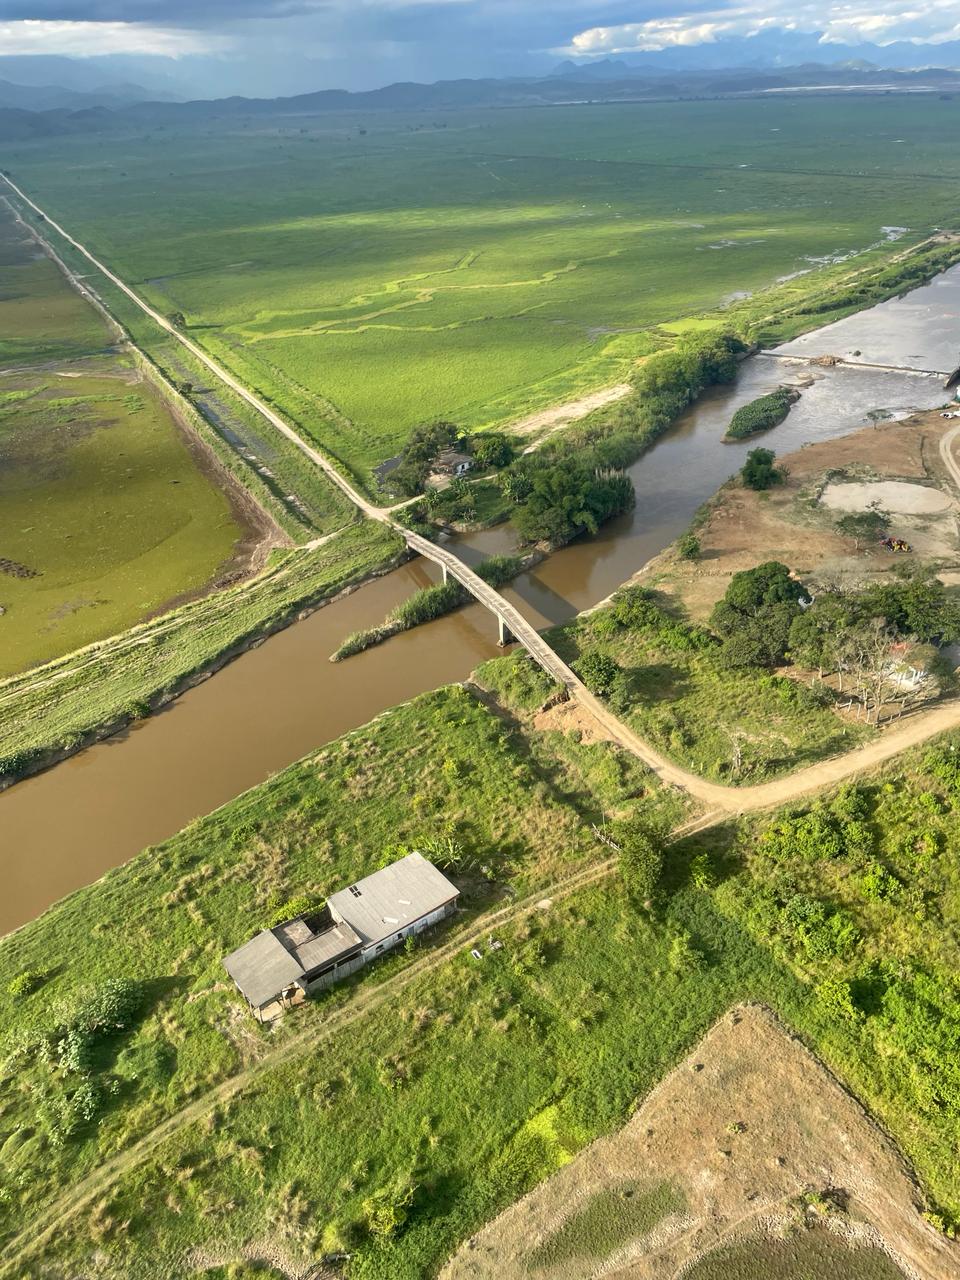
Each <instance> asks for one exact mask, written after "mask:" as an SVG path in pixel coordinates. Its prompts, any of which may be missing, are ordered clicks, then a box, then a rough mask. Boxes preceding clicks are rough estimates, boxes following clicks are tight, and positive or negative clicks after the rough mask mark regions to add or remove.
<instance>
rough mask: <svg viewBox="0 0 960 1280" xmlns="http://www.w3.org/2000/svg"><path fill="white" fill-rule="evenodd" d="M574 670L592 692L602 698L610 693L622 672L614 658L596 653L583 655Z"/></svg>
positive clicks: (575, 664)
mask: <svg viewBox="0 0 960 1280" xmlns="http://www.w3.org/2000/svg"><path fill="white" fill-rule="evenodd" d="M573 669H574V671H576V673H577V675H578V676H579V677H580V679H581V680H582V681H583V683H584V684H585V685H586V686H587V688H588V689H589V690H590V692H591V693H595V694H597V695H598V696H600V697H602V696H603V695H604V694H605V693H609V692H610V689H611V688H612V687H613V683H614V681H615V680H616V678H617V675H618V674H619V671H620V668H619V666H618V665H617V663H616V662H614V660H613V658H611V657H609V656H608V655H607V654H605V653H597V652H595V651H590V652H588V653H583V654H581V655H580V657H579V658H578V659H577V661H576V662H575V663H574V664H573Z"/></svg>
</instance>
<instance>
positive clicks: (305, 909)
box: [262, 893, 318, 929]
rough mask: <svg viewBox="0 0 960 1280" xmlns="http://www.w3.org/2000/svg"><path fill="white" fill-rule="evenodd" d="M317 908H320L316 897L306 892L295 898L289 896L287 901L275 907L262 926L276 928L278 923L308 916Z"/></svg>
mask: <svg viewBox="0 0 960 1280" xmlns="http://www.w3.org/2000/svg"><path fill="white" fill-rule="evenodd" d="M316 910H318V906H317V900H316V898H312V897H311V896H310V895H309V894H306V893H298V894H297V896H296V897H295V898H288V899H287V901H286V902H281V903H280V904H279V906H276V907H274V908H273V910H272V911H271V912H270V914H269V916H268V917H267V918H266V920H264V922H263V926H262V927H263V928H264V929H274V928H276V926H277V925H278V924H286V922H287V921H288V920H295V919H296V917H297V916H306V915H309V914H310V912H311V911H316Z"/></svg>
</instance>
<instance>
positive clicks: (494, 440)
mask: <svg viewBox="0 0 960 1280" xmlns="http://www.w3.org/2000/svg"><path fill="white" fill-rule="evenodd" d="M472 444H473V456H474V457H475V458H476V460H477V461H478V462H479V463H481V464H482V465H483V466H485V467H505V466H507V465H508V464H509V463H511V462H512V461H513V459H514V455H515V453H516V450H515V449H514V446H513V442H512V441H511V440H510V439H509V437H508V436H507V435H506V434H505V433H504V432H503V431H485V432H484V433H483V434H482V435H478V436H474V438H473V441H472Z"/></svg>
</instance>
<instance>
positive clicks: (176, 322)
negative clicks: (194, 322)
mask: <svg viewBox="0 0 960 1280" xmlns="http://www.w3.org/2000/svg"><path fill="white" fill-rule="evenodd" d="M168 319H169V321H170V323H171V324H172V325H173V327H174V328H175V329H185V328H186V327H187V317H186V316H185V315H184V314H183V312H182V311H171V312H170V315H169V317H168Z"/></svg>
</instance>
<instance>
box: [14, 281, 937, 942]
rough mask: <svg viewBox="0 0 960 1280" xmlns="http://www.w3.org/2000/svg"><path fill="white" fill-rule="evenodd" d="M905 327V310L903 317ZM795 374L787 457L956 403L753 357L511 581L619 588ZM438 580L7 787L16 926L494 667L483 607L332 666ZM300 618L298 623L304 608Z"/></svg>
mask: <svg viewBox="0 0 960 1280" xmlns="http://www.w3.org/2000/svg"><path fill="white" fill-rule="evenodd" d="M944 281H947V283H948V286H949V292H950V294H951V300H950V305H951V306H952V307H953V308H954V310H953V312H952V313H951V314H954V315H955V316H956V317H960V272H958V271H957V270H954V271H952V272H949V273H947V276H946V277H943V278H941V282H940V283H939V284H938V285H935V286H930V289H933V290H936V293H937V300H936V306H935V308H934V306H933V304H932V303H931V302H928V301H927V294H926V293H925V291H923V290H919V291H917V292H916V293H914V294H912V295H911V296H910V300H909V301H908V302H907V303H905V304H903V305H906V306H908V307H910V308H911V309H912V310H914V311H916V309H917V308H918V307H919V308H920V309H921V310H922V311H924V310H925V311H926V312H927V313H928V314H929V316H930V321H931V324H933V323H935V324H937V325H942V324H943V316H944V305H943V303H944V294H943V282H944ZM954 282H956V283H954ZM954 291H956V296H954ZM885 305H886V306H888V307H890V308H896V307H897V306H898V304H897V303H896V302H892V303H888V304H885ZM891 323H892V324H893V325H894V326H895V325H896V323H897V321H896V316H895V314H894V316H892V317H891ZM864 349H865V350H866V348H864ZM914 349H916V348H914ZM791 375H795V376H796V377H798V378H802V379H803V380H804V382H808V381H809V382H810V385H809V386H806V387H805V389H804V395H803V399H802V400H801V401H800V402H799V403H798V404H797V405H795V406H794V408H793V411H792V412H791V414H790V416H789V417H788V419H787V420H786V421H785V422H784V423H783V424H781V425H780V426H779V427H778V428H777V429H776V445H777V449H778V451H782V452H789V451H791V450H793V449H797V448H800V447H801V446H802V445H803V444H805V443H807V442H809V441H815V440H823V439H828V438H831V437H833V436H838V435H843V434H846V433H847V432H849V431H850V430H852V429H854V428H856V427H860V426H862V425H864V423H865V422H866V421H867V418H868V415H869V413H871V412H872V411H876V410H881V409H882V410H883V411H885V412H888V413H890V414H891V415H893V416H894V417H902V416H905V415H906V414H907V413H908V412H910V411H911V410H913V409H916V408H923V407H930V406H933V405H937V404H940V403H941V402H942V401H943V399H944V398H945V395H946V393H945V392H944V390H943V388H942V385H941V381H938V380H937V379H936V378H931V377H926V376H921V375H916V374H914V373H912V372H910V371H909V370H904V372H902V373H881V372H878V371H876V370H871V369H867V368H851V367H849V366H842V367H839V368H836V369H826V368H813V367H811V366H809V365H808V364H807V363H806V362H805V361H801V360H797V361H781V360H770V359H766V358H757V357H754V358H752V359H749V360H748V361H746V362H745V363H744V364H743V365H742V366H741V367H740V371H739V376H738V379H737V382H736V383H735V384H734V385H732V386H727V387H721V388H716V389H711V390H710V391H709V392H707V393H706V394H705V395H704V396H703V397H702V398H701V400H700V401H699V402H698V403H697V404H696V405H694V406H693V407H692V408H690V409H688V410H687V411H685V412H684V413H683V414H682V415H681V417H680V419H679V420H678V421H677V423H676V424H675V425H674V427H673V428H672V429H671V430H670V431H669V432H667V433H666V435H664V436H662V437H661V438H660V439H659V440H657V441H656V443H655V444H654V445H653V446H652V447H651V448H650V449H649V450H648V451H647V452H646V453H645V454H644V455H643V457H642V458H641V459H640V460H639V461H638V462H637V463H635V464H634V465H633V466H632V467H631V468H630V475H631V478H632V480H633V483H634V487H635V489H636V494H637V502H636V506H635V508H634V509H633V511H632V512H630V513H628V514H627V515H625V516H621V517H618V518H616V519H615V520H613V521H611V522H610V523H609V524H608V525H606V526H604V527H603V528H602V529H601V530H600V533H599V534H598V536H597V537H596V538H593V539H590V540H580V541H578V542H574V543H572V544H570V545H568V546H567V547H565V548H564V549H563V550H562V551H559V552H557V553H556V554H555V555H553V556H550V557H549V558H547V559H546V560H544V561H543V562H542V563H541V564H539V565H538V566H536V568H535V569H533V570H531V571H530V572H528V573H525V574H522V575H521V576H520V578H519V579H517V581H516V582H515V583H514V585H513V586H512V587H509V588H505V589H504V594H505V596H506V597H507V598H508V599H509V600H510V601H511V602H512V603H513V604H515V605H516V606H517V607H519V608H520V609H521V611H522V612H523V613H524V615H525V617H527V619H528V620H529V621H530V622H531V623H533V624H534V625H535V626H537V627H540V628H543V627H547V626H550V625H552V624H554V623H559V622H564V621H567V620H568V619H570V618H571V617H573V616H574V615H575V614H576V613H578V612H580V611H582V610H584V609H587V608H590V607H591V606H592V605H595V604H596V603H597V602H598V601H600V600H603V599H604V598H605V597H607V596H609V595H610V594H611V592H612V591H614V590H615V589H616V588H617V587H618V586H619V585H620V584H621V583H622V582H625V581H627V580H628V579H629V578H631V577H632V576H633V575H634V574H635V573H636V571H637V570H638V569H639V568H640V567H641V566H642V565H644V564H646V563H647V562H648V561H649V560H650V559H651V558H652V557H653V556H654V555H656V554H657V553H658V552H660V551H661V550H662V549H663V548H664V547H665V546H667V545H669V544H670V543H671V542H672V541H673V540H674V539H675V538H676V537H677V536H678V535H679V534H680V533H682V532H683V531H684V530H685V529H686V528H687V527H688V525H689V523H690V520H691V519H692V517H693V515H694V513H695V512H696V511H697V510H698V508H699V507H700V506H701V504H702V503H703V502H704V501H706V500H707V499H708V498H709V497H710V496H711V495H712V494H713V493H714V492H715V491H716V490H717V489H718V488H719V486H720V485H721V484H722V483H723V482H724V481H725V480H726V479H727V478H728V477H729V475H730V474H731V472H732V471H734V470H735V469H736V468H737V467H738V466H739V465H740V463H739V461H738V459H739V457H740V455H741V454H742V453H744V452H745V451H746V449H747V448H748V447H749V444H748V442H744V443H741V444H737V443H733V444H722V443H721V440H720V437H721V436H722V434H723V432H724V431H725V430H726V427H727V424H728V423H729V421H730V418H731V416H732V414H733V413H734V412H735V410H736V409H737V408H738V407H740V405H742V404H745V403H747V402H748V401H750V400H753V399H756V398H757V397H758V396H759V395H761V394H765V393H766V392H768V391H772V390H774V389H775V388H776V387H777V386H780V385H781V384H783V382H784V381H785V380H788V379H789V377H790V376H791ZM810 380H812V381H810ZM453 545H455V547H456V550H457V553H458V554H459V555H461V556H462V558H463V559H464V560H465V561H466V562H467V563H469V564H471V565H474V564H476V563H478V562H479V561H480V560H482V559H483V558H486V557H487V556H489V555H492V554H507V555H511V554H514V553H515V550H516V548H515V546H514V539H513V538H512V536H511V534H510V531H509V529H507V528H505V527H504V526H498V527H496V528H494V529H491V530H487V531H484V532H480V533H477V534H472V535H468V536H466V537H465V538H462V539H460V540H458V541H457V542H456V543H455V544H453ZM438 577H439V570H438V569H435V567H433V566H430V565H426V564H425V563H424V562H423V561H421V560H415V561H413V562H410V563H407V564H404V565H402V566H401V567H399V568H397V569H394V570H393V571H391V572H389V573H387V574H386V575H385V576H384V577H381V578H378V579H376V580H375V581H374V582H372V583H368V584H367V585H365V586H364V587H363V589H362V590H355V591H353V592H351V594H350V595H349V597H347V598H344V599H340V600H338V601H337V602H336V603H335V604H333V605H332V606H331V607H327V608H324V609H321V610H320V611H319V612H316V613H314V614H313V615H312V616H311V617H308V618H307V619H306V620H305V621H303V622H301V623H299V624H298V626H296V627H287V628H286V629H285V630H281V631H279V632H278V633H277V634H275V635H273V636H272V638H271V639H269V640H268V641H266V642H265V643H263V644H259V645H255V646H254V647H250V648H249V649H248V650H247V651H246V652H245V653H243V654H242V655H241V656H240V657H238V658H237V659H236V660H235V661H232V662H228V664H227V665H226V666H224V667H223V669H222V670H220V671H219V673H218V674H217V676H216V678H215V679H209V680H206V679H201V680H200V681H199V682H198V683H196V684H195V685H194V686H193V687H191V688H190V689H188V690H187V691H186V692H185V693H183V694H182V696H181V697H179V698H177V699H176V700H175V701H174V702H172V703H168V704H167V705H166V706H165V707H164V709H163V711H162V714H158V715H155V716H152V717H150V718H148V719H147V720H142V721H136V722H135V723H132V724H130V725H129V726H128V727H127V728H126V729H125V730H124V731H123V732H122V733H121V735H120V736H119V737H114V738H110V739H107V740H106V741H104V742H102V743H100V744H98V745H95V746H93V747H91V748H88V749H87V750H84V751H82V752H81V753H79V754H78V755H76V756H75V758H74V759H69V760H66V761H65V762H64V763H63V764H61V765H59V766H58V767H57V768H55V769H51V770H47V771H46V772H44V773H42V774H40V775H39V776H36V777H32V778H29V779H27V780H25V781H24V782H22V783H20V784H19V785H18V786H16V787H13V788H11V789H10V790H8V791H7V792H6V793H5V794H4V795H3V796H2V797H0V821H2V822H3V824H4V830H5V833H6V834H7V836H8V840H9V847H10V848H11V849H13V850H15V851H16V855H15V857H14V858H12V859H11V860H10V863H9V864H8V867H7V874H8V889H9V893H8V901H9V908H10V915H9V918H10V920H11V922H12V923H10V924H8V926H7V927H13V924H15V923H17V922H19V921H22V920H25V919H28V918H29V917H30V915H31V914H36V912H37V911H39V910H42V909H43V907H44V906H45V905H47V904H48V903H49V902H51V901H53V900H55V899H57V898H59V897H61V896H62V895H63V894H64V893H67V892H69V891H70V890H71V889H74V888H77V887H79V886H80V885H82V884H84V883H87V882H89V880H91V879H94V878H96V876H98V875H100V874H102V872H103V871H104V870H106V869H107V868H109V867H111V866H115V865H117V864H118V863H120V862H123V861H124V860H125V859H127V858H129V857H130V856H132V854H134V853H136V852H137V851H138V850H139V849H141V848H143V847H144V846H145V845H148V844H152V843H154V842H156V841H157V840H160V839H163V838H165V837H166V836H168V835H170V834H172V833H173V832H174V831H176V830H178V829H179V828H180V827H182V826H184V825H185V824H186V823H187V822H189V821H190V820H191V819H193V818H195V817H196V816H198V815H199V814H201V813H205V812H209V811H210V810H212V809H213V808H215V807H217V805H220V804H222V803H224V802H225V801H226V800H229V799H230V798H231V797H232V796H235V795H237V794H238V793H239V792H240V791H242V790H244V789H246V788H247V787H250V786H252V785H254V784H256V783H257V782H258V781H261V780H262V779H263V778H264V777H266V776H267V775H268V774H270V773H272V772H274V771H276V770H277V769H279V768H282V767H284V766H285V765H287V764H289V763H290V762H291V761H293V760H295V759H298V758H299V757H300V756H302V755H304V754H305V753H306V752H308V751H310V750H311V749H314V748H315V747H316V746H317V744H318V743H322V742H325V741H329V740H330V739H331V738H334V737H336V736H338V735H339V734H341V733H343V732H345V731H346V730H348V729H350V728H352V727H355V726H356V725H358V724H361V723H364V722H365V721H367V720H369V719H371V718H372V717H374V716H375V715H377V714H378V713H379V712H381V711H383V710H384V709H386V708H387V707H390V706H393V705H395V704H396V703H397V702H399V701H402V700H403V699H404V698H408V697H412V696H414V695H415V694H417V693H419V692H423V691H425V690H427V689H431V688H436V687H437V686H438V685H440V684H443V683H450V682H457V681H462V680H464V679H465V678H466V677H467V676H468V674H469V672H470V671H471V670H473V668H474V667H476V666H477V665H478V663H479V662H482V661H483V660H484V659H486V658H489V657H493V656H495V655H496V654H497V653H498V649H497V646H496V643H495V641H496V628H495V623H494V622H493V620H492V619H491V618H490V615H489V614H488V613H487V612H486V611H485V610H483V609H482V608H480V607H479V606H477V605H468V606H466V607H465V608H463V609H461V610H458V611H457V612H456V613H454V614H451V615H449V616H448V617H446V618H443V619H441V620H439V621H436V622H432V623H429V624H428V625H426V626H424V627H421V628H418V629H417V630H416V631H414V632H407V633H404V634H402V635H400V636H397V637H395V638H394V639H392V640H391V642H390V644H389V645H386V646H381V647H378V648H376V649H373V650H371V651H369V652H367V653H364V654H362V655H360V656H358V657H356V658H353V659H351V661H350V662H349V663H345V664H341V665H339V666H337V667H331V665H330V664H329V663H328V662H327V660H326V659H327V656H328V655H329V654H330V653H331V652H332V651H333V650H334V649H335V648H336V646H337V645H338V644H339V642H340V641H341V640H342V639H343V636H344V635H346V634H348V633H349V632H351V631H355V630H360V629H363V628H368V627H373V626H376V625H378V624H379V623H381V622H382V620H383V617H384V616H385V614H386V613H388V612H390V610H391V609H393V608H395V607H396V606H397V605H399V604H400V603H401V602H402V601H403V600H404V599H406V598H407V597H408V596H409V595H410V594H411V593H412V592H414V591H417V590H419V589H421V588H422V587H424V586H427V585H429V584H431V583H433V582H436V581H437V579H438ZM287 617H288V620H292V619H293V618H295V617H296V610H290V611H289V612H288V614H287Z"/></svg>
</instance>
